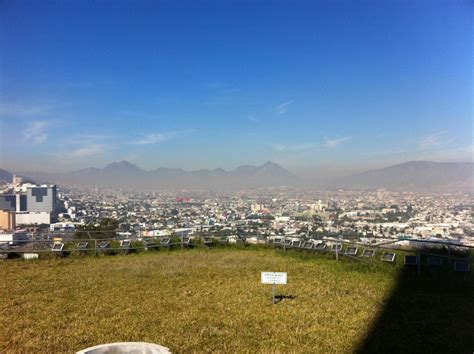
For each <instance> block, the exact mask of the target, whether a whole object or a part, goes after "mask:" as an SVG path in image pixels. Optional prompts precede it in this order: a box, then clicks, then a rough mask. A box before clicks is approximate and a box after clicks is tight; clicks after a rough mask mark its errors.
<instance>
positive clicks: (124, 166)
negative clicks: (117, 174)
mask: <svg viewBox="0 0 474 354" xmlns="http://www.w3.org/2000/svg"><path fill="white" fill-rule="evenodd" d="M141 170H142V169H141V168H140V167H138V166H137V165H134V164H133V163H130V162H128V161H125V160H122V161H116V162H112V163H110V164H108V165H107V166H105V167H104V171H141Z"/></svg>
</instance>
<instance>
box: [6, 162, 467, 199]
mask: <svg viewBox="0 0 474 354" xmlns="http://www.w3.org/2000/svg"><path fill="white" fill-rule="evenodd" d="M473 168H474V164H473V163H472V162H459V163H458V162H429V161H410V162H406V163H402V164H398V165H393V166H389V167H386V168H381V169H375V170H370V171H366V172H363V173H358V174H353V175H348V176H344V177H339V178H333V179H332V180H331V181H330V182H326V183H320V182H319V183H316V182H315V181H312V180H308V179H304V178H300V177H298V176H296V175H294V174H293V173H291V172H289V171H288V170H286V169H284V168H283V167H281V166H279V165H277V164H276V163H273V162H267V163H265V164H263V165H261V166H250V165H244V166H240V167H237V168H236V169H234V170H231V171H226V170H224V169H221V168H217V169H214V170H206V169H203V170H197V171H185V170H183V169H180V168H163V167H162V168H158V169H155V170H151V171H147V170H144V169H141V168H140V167H138V166H136V165H134V164H132V163H130V162H127V161H120V162H113V163H111V164H109V165H107V166H105V167H104V168H94V167H92V168H86V169H82V170H78V171H73V172H67V173H54V174H53V173H29V174H28V177H30V178H34V179H36V180H39V181H45V182H51V183H59V184H76V185H89V186H108V187H114V188H123V189H143V190H163V189H166V190H176V189H195V190H198V189H199V190H238V189H247V188H259V187H277V186H300V187H317V188H320V189H328V190H333V189H341V188H342V189H350V190H368V189H387V190H392V191H410V192H469V193H471V192H473V191H474V188H473V186H474V179H473ZM2 172H3V174H2ZM5 173H7V174H5ZM2 175H5V176H7V177H8V176H9V175H8V172H6V171H3V170H0V179H1V177H2Z"/></svg>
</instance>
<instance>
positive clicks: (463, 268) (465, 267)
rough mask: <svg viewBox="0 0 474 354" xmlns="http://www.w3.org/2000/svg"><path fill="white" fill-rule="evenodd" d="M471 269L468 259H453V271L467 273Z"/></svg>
mask: <svg viewBox="0 0 474 354" xmlns="http://www.w3.org/2000/svg"><path fill="white" fill-rule="evenodd" d="M470 270H471V265H470V264H469V262H468V261H454V271H455V272H461V273H467V272H469V271H470Z"/></svg>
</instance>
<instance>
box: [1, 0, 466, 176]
mask: <svg viewBox="0 0 474 354" xmlns="http://www.w3.org/2000/svg"><path fill="white" fill-rule="evenodd" d="M472 10H473V6H472V5H471V3H470V1H462V0H461V1H444V2H441V1H219V2H217V1H216V2H197V1H193V2H179V1H161V2H158V1H54V2H53V1H51V2H49V1H45V2H42V1H5V2H1V4H0V20H1V21H0V23H2V25H1V26H0V40H1V42H0V48H1V53H0V70H1V71H0V75H1V86H0V89H1V93H0V104H1V106H0V114H1V126H0V129H1V136H2V142H1V143H0V146H1V147H0V148H1V151H0V153H1V161H0V162H1V166H0V167H4V168H10V169H15V170H23V171H25V170H45V169H49V170H58V171H59V170H71V169H78V168H82V167H88V166H98V167H100V166H104V165H105V164H107V163H109V162H111V161H115V160H123V159H125V160H129V161H131V162H134V163H137V164H138V165H140V166H142V167H144V168H147V169H154V168H157V167H160V166H167V167H183V168H185V169H197V168H216V167H223V168H227V169H231V168H234V167H236V166H238V165H241V164H261V163H264V162H265V161H267V160H272V161H275V162H277V163H280V164H282V165H283V166H285V167H287V168H289V169H290V170H293V171H303V170H311V169H317V168H318V167H321V166H325V167H326V168H327V169H328V170H329V169H331V168H335V169H337V168H349V169H350V168H368V167H372V166H382V165H388V164H391V163H396V162H402V161H407V160H413V159H423V160H437V161H460V160H464V161H466V160H471V159H472V133H473V129H472V88H473V82H472V54H473V51H472V36H473V31H472ZM45 164H47V165H45ZM45 166H46V167H45Z"/></svg>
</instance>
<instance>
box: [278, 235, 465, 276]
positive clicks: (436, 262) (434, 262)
mask: <svg viewBox="0 0 474 354" xmlns="http://www.w3.org/2000/svg"><path fill="white" fill-rule="evenodd" d="M273 244H274V245H275V246H283V245H285V246H287V247H290V248H299V249H308V250H319V251H324V250H326V249H327V248H328V245H327V244H326V243H324V242H320V243H317V244H316V243H314V242H310V241H292V240H286V239H285V240H284V241H283V240H282V239H281V238H276V239H275V240H274V241H273ZM330 251H331V252H340V253H342V254H344V255H347V256H357V255H358V247H356V246H347V247H346V250H345V252H343V245H342V244H332V245H331V247H330ZM360 256H361V257H374V256H375V249H370V248H366V249H364V250H363V251H362V253H361V254H360ZM395 258H396V253H394V252H383V254H382V256H381V260H382V261H384V262H390V263H393V262H395ZM418 262H419V258H418V256H416V255H406V256H405V257H404V264H405V265H407V266H410V265H418ZM427 264H428V265H429V266H431V267H441V266H442V265H443V259H442V257H438V256H428V260H427ZM454 270H455V271H459V272H463V271H464V272H467V271H469V270H470V264H469V262H468V261H459V260H458V261H455V262H454Z"/></svg>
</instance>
